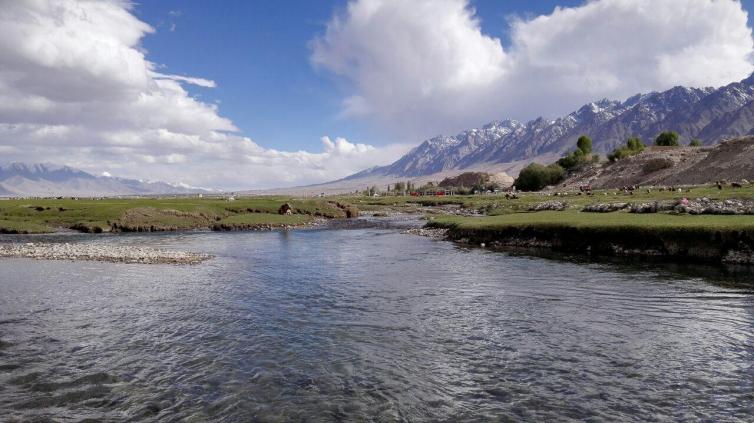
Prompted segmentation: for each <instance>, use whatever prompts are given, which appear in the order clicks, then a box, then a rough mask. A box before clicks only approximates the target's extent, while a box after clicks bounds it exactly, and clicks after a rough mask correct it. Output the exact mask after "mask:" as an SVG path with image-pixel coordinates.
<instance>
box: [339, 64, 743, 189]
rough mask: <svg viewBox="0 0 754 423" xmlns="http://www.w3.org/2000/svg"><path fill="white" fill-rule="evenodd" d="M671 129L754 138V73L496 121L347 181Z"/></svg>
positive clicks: (608, 146) (460, 166) (689, 135)
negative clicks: (583, 139) (550, 114)
mask: <svg viewBox="0 0 754 423" xmlns="http://www.w3.org/2000/svg"><path fill="white" fill-rule="evenodd" d="M665 130H674V131H677V132H678V133H679V135H680V138H681V140H682V141H684V142H687V141H689V140H691V139H693V138H699V139H701V140H702V143H703V144H705V145H712V144H717V143H718V142H720V141H722V140H724V139H730V138H735V137H740V136H745V135H749V134H754V74H752V75H751V76H749V77H747V78H745V79H743V80H741V81H738V82H733V83H730V84H728V85H725V86H722V87H719V88H711V87H706V88H690V87H683V86H676V87H672V88H670V89H668V90H665V91H660V92H657V91H655V92H650V93H644V94H636V95H634V96H631V97H629V98H627V99H626V100H624V101H618V100H608V99H602V100H598V101H595V102H591V103H587V104H585V105H583V106H582V107H580V108H579V109H577V110H576V111H574V112H571V113H569V114H567V115H565V116H562V117H558V118H555V119H546V118H543V117H538V118H536V119H533V120H530V121H528V122H521V121H517V120H513V119H504V120H495V121H492V122H489V123H487V124H486V125H483V126H482V127H480V128H473V129H468V130H464V131H461V132H459V133H458V134H456V135H453V136H447V135H438V136H436V137H432V138H430V139H427V140H425V141H424V142H422V143H421V144H419V145H418V146H416V147H415V148H413V149H412V150H411V151H409V152H408V153H406V154H405V155H404V156H402V157H400V158H399V159H398V160H396V161H395V162H393V163H391V164H389V165H386V166H380V167H375V168H371V169H366V170H363V171H361V172H358V173H355V174H353V175H350V176H348V177H346V178H344V179H343V180H346V181H348V180H356V179H369V178H375V177H395V178H402V177H406V178H411V177H420V176H427V175H431V174H436V173H440V172H447V171H451V170H457V171H463V170H466V169H472V168H480V167H484V166H486V165H499V164H505V163H513V162H520V161H526V160H531V161H536V160H537V159H542V158H544V157H547V158H550V157H555V156H560V155H562V154H565V153H567V152H568V151H570V150H572V149H573V146H574V145H575V142H576V139H577V138H578V137H579V136H580V135H584V134H585V135H588V136H590V137H591V138H592V140H593V142H594V144H593V148H594V151H595V152H598V153H602V154H606V153H608V152H610V151H612V150H613V149H614V148H615V147H617V146H619V145H623V144H624V143H625V142H626V139H628V138H629V137H632V136H638V137H640V138H642V139H643V140H644V141H645V142H646V143H651V142H652V140H654V138H655V136H656V135H657V134H659V133H660V132H662V131H665Z"/></svg>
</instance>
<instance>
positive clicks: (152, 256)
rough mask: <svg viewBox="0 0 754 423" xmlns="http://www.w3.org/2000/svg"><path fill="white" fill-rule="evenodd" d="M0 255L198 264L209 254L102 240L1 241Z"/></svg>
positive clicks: (113, 261) (37, 258)
mask: <svg viewBox="0 0 754 423" xmlns="http://www.w3.org/2000/svg"><path fill="white" fill-rule="evenodd" d="M0 257H23V258H32V259H36V260H88V261H105V262H111V263H139V264H197V263H201V262H202V261H204V260H207V259H209V258H211V256H209V255H206V254H198V253H192V252H189V251H168V250H159V249H156V248H149V247H137V246H130V245H129V246H113V245H102V244H69V243H26V244H8V245H0Z"/></svg>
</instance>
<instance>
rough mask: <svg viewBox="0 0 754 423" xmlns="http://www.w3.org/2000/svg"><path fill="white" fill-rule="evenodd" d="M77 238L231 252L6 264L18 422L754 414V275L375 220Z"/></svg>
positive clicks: (717, 417)
mask: <svg viewBox="0 0 754 423" xmlns="http://www.w3.org/2000/svg"><path fill="white" fill-rule="evenodd" d="M71 239H73V240H75V241H77V242H108V243H118V244H124V245H148V246H152V247H160V248H175V249H186V250H191V251H196V252H204V253H209V254H212V255H214V256H215V258H214V259H211V260H209V261H206V262H204V263H202V264H199V265H195V266H173V265H134V264H112V263H99V262H66V261H32V260H27V259H3V260H0V419H2V420H7V419H12V418H14V417H18V418H20V417H24V418H28V419H32V418H35V419H37V420H39V421H45V419H49V420H51V421H59V422H69V421H81V420H83V419H87V418H89V419H93V421H124V420H131V421H154V420H160V421H229V422H240V421H363V420H372V421H453V422H456V421H501V420H502V421H505V420H515V421H520V420H527V421H545V420H552V421H568V420H574V421H583V420H589V421H617V420H621V421H653V420H702V419H710V420H714V421H736V420H751V418H752V414H753V413H754V401H753V400H754V383H753V382H754V368H753V367H754V343H753V341H752V338H753V336H754V295H753V294H754V290H753V289H752V287H751V286H747V285H745V284H743V285H742V284H741V282H742V281H743V282H745V281H746V279H747V277H748V276H750V274H748V275H747V273H746V272H745V271H744V272H743V274H739V275H738V276H735V275H733V276H726V275H725V273H723V272H722V271H720V272H718V271H716V270H714V269H713V270H710V271H709V272H706V271H704V272H702V271H703V270H704V268H699V269H693V268H692V269H688V268H686V267H683V266H682V267H670V266H665V265H659V264H646V263H638V264H629V263H604V262H603V263H593V262H588V261H582V262H580V261H577V260H569V259H563V258H539V257H527V256H517V255H510V254H506V253H499V252H490V251H486V250H483V249H467V248H462V247H459V246H457V245H454V244H452V243H448V242H444V241H434V240H431V239H427V238H422V237H417V236H412V235H407V234H403V233H401V231H400V230H397V229H389V228H388V229H385V228H373V227H364V228H350V229H331V230H326V229H319V230H300V231H291V232H246V233H240V232H239V233H204V232H196V233H169V234H147V235H120V236H108V235H100V236H90V235H86V236H83V235H82V236H72V237H71ZM702 275H704V276H702ZM35 421H36V420H35Z"/></svg>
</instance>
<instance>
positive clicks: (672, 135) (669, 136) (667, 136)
mask: <svg viewBox="0 0 754 423" xmlns="http://www.w3.org/2000/svg"><path fill="white" fill-rule="evenodd" d="M655 145H658V146H663V147H677V146H678V145H679V144H678V132H675V131H665V132H663V133H661V134H660V135H658V136H657V138H655Z"/></svg>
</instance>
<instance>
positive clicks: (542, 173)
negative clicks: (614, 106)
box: [513, 131, 702, 191]
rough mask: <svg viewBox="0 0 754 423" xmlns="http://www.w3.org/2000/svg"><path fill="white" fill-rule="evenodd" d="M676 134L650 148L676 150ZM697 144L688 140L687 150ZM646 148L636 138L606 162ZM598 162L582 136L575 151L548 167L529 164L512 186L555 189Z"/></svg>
mask: <svg viewBox="0 0 754 423" xmlns="http://www.w3.org/2000/svg"><path fill="white" fill-rule="evenodd" d="M678 140H679V135H678V132H675V131H664V132H662V133H660V134H659V135H658V136H657V138H655V142H654V144H655V145H656V146H660V147H677V146H680V143H679V141H678ZM701 145H702V142H701V140H699V139H696V138H695V139H692V140H691V142H690V143H689V146H691V147H700V146H701ZM645 148H646V145H645V144H644V142H643V141H642V140H641V139H640V138H638V137H631V138H629V139H628V140H627V141H626V145H625V146H621V147H618V148H616V149H615V150H613V152H612V153H610V154H608V155H607V158H608V160H610V161H611V162H615V161H617V160H621V159H624V158H626V157H630V156H633V155H636V154H639V153H641V152H642V151H644V149H645ZM598 160H599V156H597V155H594V154H592V140H591V138H589V137H588V136H586V135H582V136H580V137H579V139H578V140H577V141H576V149H575V150H574V151H573V152H571V153H569V154H567V155H566V156H564V157H562V158H561V159H559V160H558V161H557V162H555V163H552V164H550V165H548V166H543V165H541V164H538V163H531V164H529V165H528V166H527V167H525V168H524V169H522V170H521V172H520V173H519V175H518V178H516V181H515V182H514V183H513V185H514V186H515V187H516V189H519V190H522V191H539V190H541V189H542V188H544V187H546V186H548V185H555V184H557V183H559V182H561V181H562V180H563V179H565V177H566V174H567V173H568V172H570V171H573V170H576V169H578V168H580V167H581V166H583V165H584V164H587V163H593V162H596V161H598Z"/></svg>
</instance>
